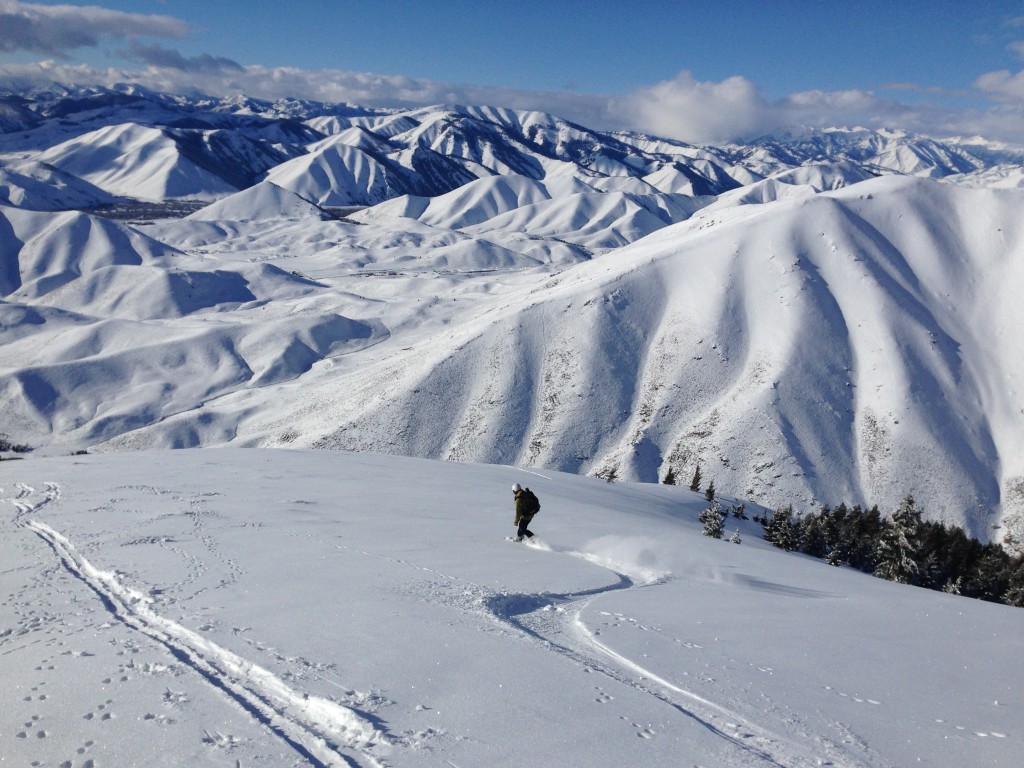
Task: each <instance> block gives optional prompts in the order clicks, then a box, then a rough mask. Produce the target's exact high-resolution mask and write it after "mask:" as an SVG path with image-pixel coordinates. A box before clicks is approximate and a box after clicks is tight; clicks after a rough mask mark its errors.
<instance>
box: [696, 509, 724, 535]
mask: <svg viewBox="0 0 1024 768" xmlns="http://www.w3.org/2000/svg"><path fill="white" fill-rule="evenodd" d="M697 519H698V520H700V521H701V522H702V523H704V531H703V533H704V535H705V536H710V537H711V538H713V539H720V538H722V532H723V530H724V525H723V524H724V522H725V519H724V516H723V515H722V512H721V509H720V507H719V504H718V502H717V501H712V502H711V503H710V504H709V505H708V506H707V508H706V509H705V510H704V511H703V512H701V513H700V516H699V517H698V518H697Z"/></svg>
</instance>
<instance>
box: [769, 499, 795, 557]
mask: <svg viewBox="0 0 1024 768" xmlns="http://www.w3.org/2000/svg"><path fill="white" fill-rule="evenodd" d="M798 525H799V523H797V522H796V521H794V520H793V507H792V505H790V506H788V507H783V508H782V509H777V510H775V511H774V512H773V513H772V516H771V519H769V520H768V524H767V525H766V526H765V529H764V537H765V539H767V540H768V541H770V542H771V543H772V544H774V545H775V546H776V547H778V548H779V549H785V550H787V551H792V550H795V549H797V547H798V546H799V544H800V535H799V531H798Z"/></svg>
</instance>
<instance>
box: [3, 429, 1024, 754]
mask: <svg viewBox="0 0 1024 768" xmlns="http://www.w3.org/2000/svg"><path fill="white" fill-rule="evenodd" d="M513 482H520V483H522V484H524V485H529V486H530V487H532V488H533V489H534V490H535V491H536V492H537V493H538V495H539V496H540V498H541V502H542V505H543V506H542V509H541V512H540V514H539V515H538V516H537V518H536V519H535V520H534V522H533V525H532V528H533V530H534V531H535V532H536V533H537V534H538V536H537V539H538V540H537V541H536V542H535V543H531V544H530V545H525V544H516V543H509V542H508V541H506V540H505V536H506V535H508V534H509V533H511V532H512V531H513V530H514V529H513V527H512V509H511V501H512V500H511V492H510V490H509V489H510V486H511V484H512V483H513ZM704 506H705V501H704V499H703V498H702V497H701V496H699V495H697V494H695V493H692V492H689V491H686V490H682V489H680V488H676V487H668V486H660V485H654V484H633V483H615V484H607V483H605V482H603V481H600V480H597V479H594V478H585V477H580V476H576V475H567V474H560V473H555V472H548V471H538V470H533V469H527V468H515V467H509V466H493V465H489V466H488V465H474V464H458V463H445V462H438V461H430V460H424V459H413V458H400V457H394V456H381V455H374V454H369V453H360V454H352V453H347V452H323V451H312V452H311V451H280V450H243V449H230V448H228V449H220V450H215V449H207V450H194V451H174V452H138V453H129V454H105V455H84V456H75V457H54V458H35V459H30V460H26V461H4V462H2V463H0V562H2V563H3V569H2V579H0V591H2V596H3V597H2V601H0V617H2V621H0V670H2V676H3V680H4V684H5V688H6V696H5V704H4V706H3V708H2V709H0V713H2V715H0V728H2V732H3V735H2V738H0V744H2V745H3V747H2V757H3V759H2V761H0V762H3V763H4V764H10V765H67V766H75V767H76V768H77V767H78V766H89V768H93V767H94V766H95V767H99V766H104V765H117V766H130V765H147V766H157V765H166V766H179V765H195V766H198V765H211V766H212V765H235V766H257V765H265V766H275V767H276V766H288V765H294V766H299V765H314V766H439V765H444V766H483V765H495V766H523V765H532V766H541V765H601V766H604V765H616V766H625V765H650V766H702V767H703V768H714V767H716V766H720V767H721V768H737V766H786V767H787V768H788V767H790V766H793V767H798V766H819V765H832V766H848V767H851V768H852V767H853V766H877V767H879V768H881V767H883V766H884V767H887V768H888V767H890V766H893V767H894V766H901V767H902V766H910V765H927V766H972V768H980V767H981V766H993V767H1004V768H1010V767H1011V766H1017V765H1019V764H1020V755H1021V752H1022V749H1024V731H1022V730H1021V728H1022V726H1021V723H1022V722H1024V699H1022V693H1021V692H1022V690H1024V672H1022V667H1021V665H1020V663H1019V662H1020V653H1021V637H1022V629H1024V626H1022V622H1024V612H1022V611H1020V610H1018V609H1014V608H1009V607H1006V606H1000V605H994V604H988V603H983V602H979V601H974V600H970V599H967V598H960V597H954V596H949V595H944V594H941V593H936V592H932V591H926V590H921V589H916V588H913V587H907V586H902V585H897V584H893V583H890V582H885V581H882V580H879V579H875V578H872V577H870V576H866V575H864V574H861V573H859V572H855V571H852V570H849V569H845V568H831V567H829V566H826V565H824V564H823V563H821V562H820V561H816V560H811V559H809V558H806V557H804V556H800V555H795V554H790V553H784V552H782V551H780V550H777V549H774V548H772V547H770V546H768V545H767V544H766V543H765V542H764V541H762V540H760V539H759V537H758V526H757V525H756V524H754V523H752V522H741V521H738V520H736V519H735V518H732V519H730V521H729V523H728V524H727V534H728V535H731V534H732V532H733V531H734V530H736V529H738V530H739V531H740V533H741V536H742V543H741V544H740V545H736V544H733V543H730V542H728V541H726V540H713V539H709V538H706V537H704V536H702V535H701V534H700V525H699V523H698V522H697V520H696V518H697V514H698V513H699V511H700V510H701V509H702V508H703V507H704ZM749 511H751V512H752V511H753V510H749Z"/></svg>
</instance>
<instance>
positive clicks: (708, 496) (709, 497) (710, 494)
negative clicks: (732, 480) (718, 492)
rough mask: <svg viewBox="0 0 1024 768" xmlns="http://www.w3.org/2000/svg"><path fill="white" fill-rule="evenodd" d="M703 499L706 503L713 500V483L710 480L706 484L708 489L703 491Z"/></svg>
mask: <svg viewBox="0 0 1024 768" xmlns="http://www.w3.org/2000/svg"><path fill="white" fill-rule="evenodd" d="M704 498H705V499H707V500H708V501H714V500H715V481H714V480H712V481H711V482H710V483H708V487H707V488H706V489H705V490H704Z"/></svg>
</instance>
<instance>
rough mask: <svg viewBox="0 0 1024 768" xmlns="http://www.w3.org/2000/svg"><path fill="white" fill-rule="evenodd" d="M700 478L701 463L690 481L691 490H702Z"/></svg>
mask: <svg viewBox="0 0 1024 768" xmlns="http://www.w3.org/2000/svg"><path fill="white" fill-rule="evenodd" d="M700 479H701V478H700V464H698V465H697V468H696V469H695V470H694V471H693V479H692V480H691V481H690V490H691V491H699V490H700Z"/></svg>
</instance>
